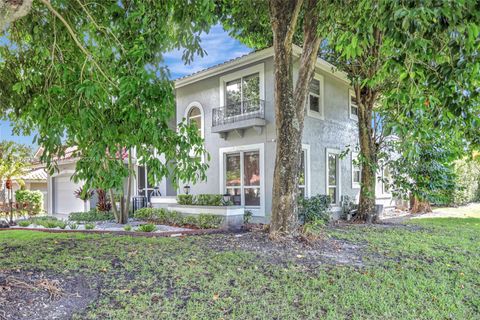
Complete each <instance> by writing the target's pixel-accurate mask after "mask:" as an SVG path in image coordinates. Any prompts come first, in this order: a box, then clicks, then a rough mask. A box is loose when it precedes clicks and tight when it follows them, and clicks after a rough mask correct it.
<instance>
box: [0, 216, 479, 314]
mask: <svg viewBox="0 0 480 320" xmlns="http://www.w3.org/2000/svg"><path fill="white" fill-rule="evenodd" d="M328 233H329V234H330V235H331V236H332V237H335V238H337V239H341V240H342V241H348V242H352V243H359V244H362V246H363V248H364V249H363V250H365V257H364V266H363V267H358V266H357V267H354V266H349V265H340V264H335V263H333V262H332V263H328V262H325V261H323V262H322V263H319V264H318V265H316V266H315V267H313V268H312V266H311V265H308V266H306V265H304V264H301V263H297V261H296V260H294V259H292V261H291V262H290V263H275V262H274V261H275V260H271V259H265V257H264V256H263V255H264V254H265V253H262V252H260V253H259V252H256V251H255V250H241V249H235V248H232V247H228V248H227V249H226V250H220V249H218V248H217V247H216V246H212V245H209V242H211V241H214V242H215V241H216V242H218V240H219V238H218V237H235V236H234V235H231V236H225V235H211V236H202V237H187V238H139V237H128V236H112V235H86V234H48V233H41V232H33V231H2V232H0V256H2V259H0V269H4V270H17V269H21V270H30V271H49V272H55V273H56V274H65V275H66V274H72V273H81V274H83V275H84V276H85V277H87V278H89V279H91V284H92V286H100V289H101V290H100V295H99V299H98V300H97V301H96V302H94V303H93V304H91V305H90V306H89V307H88V308H87V309H86V310H84V311H83V312H81V313H79V314H77V315H76V316H75V317H74V318H76V319H221V318H224V319H275V318H276V319H317V318H324V319H478V318H480V298H479V290H480V271H479V268H478V266H479V265H480V248H479V243H480V219H422V220H416V221H415V222H414V223H412V224H411V225H409V226H394V227H392V226H376V227H366V226H351V227H345V228H337V229H329V230H328ZM245 247H247V246H244V247H242V248H245Z"/></svg>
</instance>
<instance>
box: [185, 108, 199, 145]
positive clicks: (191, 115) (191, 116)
mask: <svg viewBox="0 0 480 320" xmlns="http://www.w3.org/2000/svg"><path fill="white" fill-rule="evenodd" d="M187 119H188V123H189V124H190V123H195V124H196V125H197V128H198V135H199V136H200V137H202V138H203V130H202V122H203V119H202V112H201V111H200V108H198V107H191V108H190V110H189V111H188V117H187Z"/></svg>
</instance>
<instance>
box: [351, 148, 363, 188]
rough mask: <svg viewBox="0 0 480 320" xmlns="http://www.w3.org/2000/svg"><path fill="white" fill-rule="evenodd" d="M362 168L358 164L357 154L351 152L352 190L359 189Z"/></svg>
mask: <svg viewBox="0 0 480 320" xmlns="http://www.w3.org/2000/svg"><path fill="white" fill-rule="evenodd" d="M361 178H362V168H361V166H360V164H359V159H358V153H357V152H352V189H358V188H360V182H361Z"/></svg>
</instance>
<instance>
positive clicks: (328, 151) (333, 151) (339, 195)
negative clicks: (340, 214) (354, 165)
mask: <svg viewBox="0 0 480 320" xmlns="http://www.w3.org/2000/svg"><path fill="white" fill-rule="evenodd" d="M341 153H342V151H341V150H339V149H333V148H326V152H325V194H327V195H328V155H329V154H336V155H340V154H341ZM337 173H338V177H337V179H338V184H337V185H338V186H337V188H338V190H337V191H338V192H337V199H335V200H336V202H337V203H336V204H334V205H332V209H335V208H337V207H340V200H341V199H342V159H340V157H338V160H337Z"/></svg>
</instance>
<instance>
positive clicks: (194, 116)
mask: <svg viewBox="0 0 480 320" xmlns="http://www.w3.org/2000/svg"><path fill="white" fill-rule="evenodd" d="M185 117H186V118H187V123H188V124H194V125H195V126H196V127H197V130H198V135H199V136H200V137H202V138H205V137H204V125H205V124H204V118H203V108H202V106H201V105H200V103H198V102H192V103H190V104H189V105H188V106H187V109H186V110H185ZM190 156H191V157H195V152H194V150H193V149H192V150H191V152H190ZM203 160H204V156H203V155H202V156H201V161H203Z"/></svg>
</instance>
